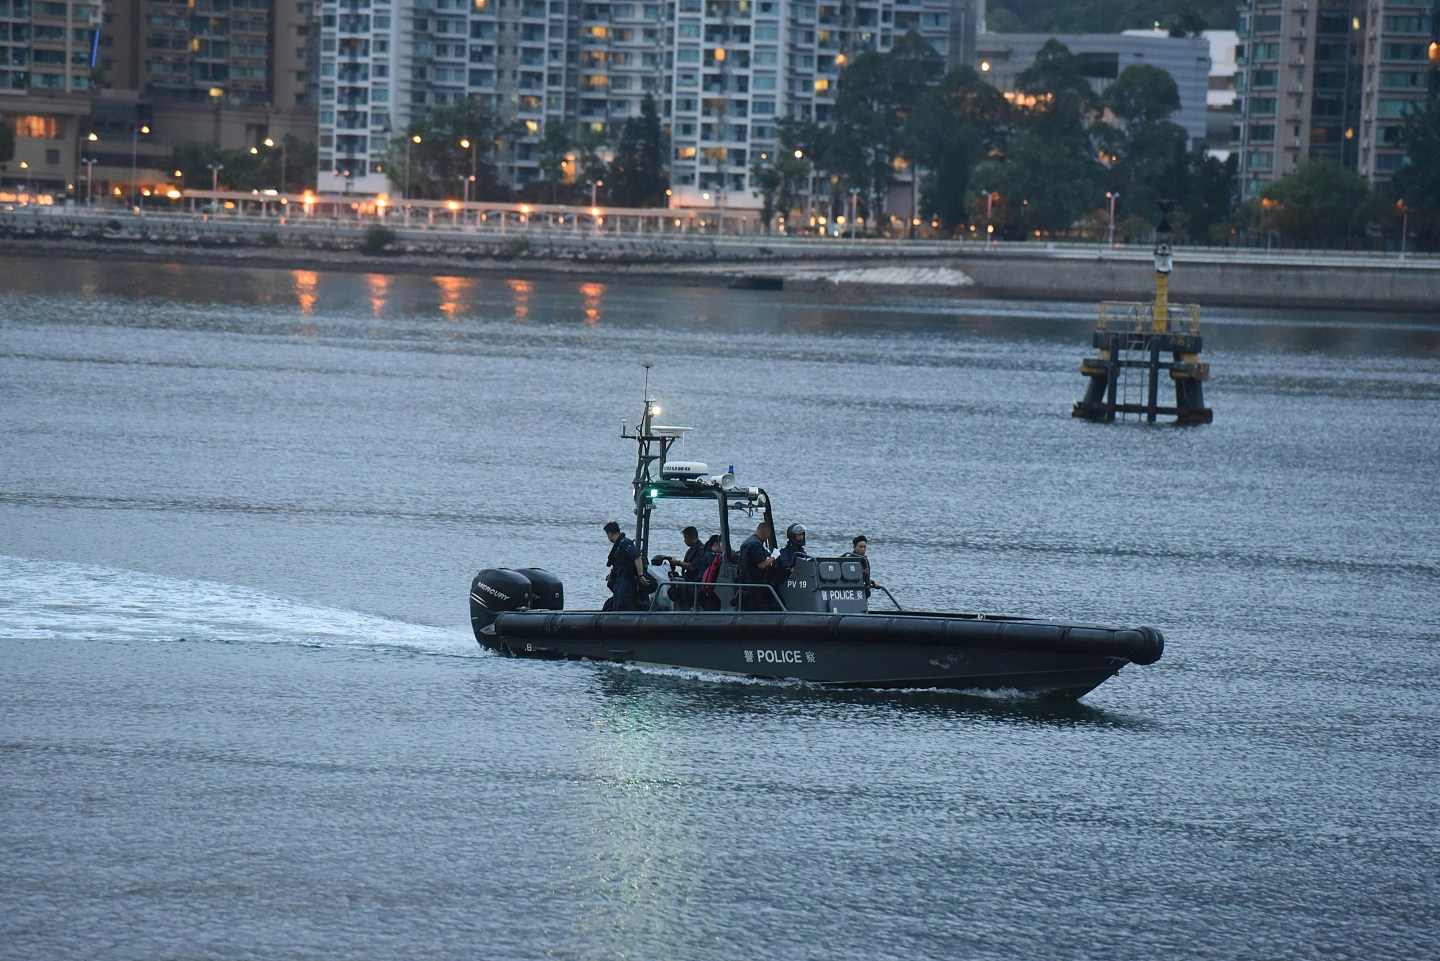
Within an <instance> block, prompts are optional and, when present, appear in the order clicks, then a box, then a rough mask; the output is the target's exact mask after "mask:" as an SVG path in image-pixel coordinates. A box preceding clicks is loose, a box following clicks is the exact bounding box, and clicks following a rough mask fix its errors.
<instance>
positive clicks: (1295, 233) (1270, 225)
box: [1260, 160, 1369, 247]
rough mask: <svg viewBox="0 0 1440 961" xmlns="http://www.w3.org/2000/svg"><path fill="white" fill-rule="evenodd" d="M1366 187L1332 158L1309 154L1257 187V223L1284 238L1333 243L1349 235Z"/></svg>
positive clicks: (1340, 241) (1299, 241)
mask: <svg viewBox="0 0 1440 961" xmlns="http://www.w3.org/2000/svg"><path fill="white" fill-rule="evenodd" d="M1368 190H1369V187H1368V186H1367V185H1366V183H1365V179H1364V178H1363V177H1361V176H1360V175H1359V174H1357V173H1355V172H1354V171H1353V170H1346V169H1345V168H1343V167H1341V166H1340V165H1339V164H1338V163H1336V162H1335V161H1333V160H1311V161H1309V162H1307V163H1305V164H1303V165H1301V166H1300V167H1299V168H1298V169H1297V170H1296V171H1295V172H1294V173H1291V174H1287V175H1286V176H1284V177H1281V178H1280V179H1279V180H1276V181H1274V182H1272V183H1269V184H1267V185H1266V186H1265V188H1264V189H1263V190H1262V191H1261V192H1260V226H1261V227H1262V228H1264V229H1267V230H1276V231H1278V232H1279V233H1280V236H1281V238H1282V242H1283V241H1288V242H1289V243H1291V244H1302V245H1305V246H1326V247H1328V246H1332V245H1338V244H1344V243H1346V242H1348V241H1349V239H1350V237H1351V235H1352V234H1353V233H1354V230H1355V227H1356V219H1357V218H1356V216H1355V214H1356V210H1357V208H1358V207H1359V206H1360V203H1361V201H1363V200H1364V199H1365V195H1366V193H1367V192H1368Z"/></svg>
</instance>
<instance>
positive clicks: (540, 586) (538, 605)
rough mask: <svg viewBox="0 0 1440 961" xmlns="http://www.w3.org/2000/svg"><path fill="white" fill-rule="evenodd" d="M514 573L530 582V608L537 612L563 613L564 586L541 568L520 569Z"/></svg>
mask: <svg viewBox="0 0 1440 961" xmlns="http://www.w3.org/2000/svg"><path fill="white" fill-rule="evenodd" d="M516 573H518V574H523V575H524V576H525V578H526V579H527V580H529V581H530V607H531V608H532V609H534V610H538V611H563V610H564V609H565V585H564V584H562V583H560V578H558V577H556V576H555V575H554V574H551V573H550V572H549V571H547V570H545V568H543V567H522V568H520V570H519V571H517V572H516Z"/></svg>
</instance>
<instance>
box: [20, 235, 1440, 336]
mask: <svg viewBox="0 0 1440 961" xmlns="http://www.w3.org/2000/svg"><path fill="white" fill-rule="evenodd" d="M365 240H366V230H365V227H364V225H361V224H354V223H349V224H336V223H310V222H304V221H291V222H289V223H286V222H284V221H276V220H273V219H271V220H260V219H254V220H243V219H228V220H227V219H223V218H222V219H219V220H205V219H201V218H193V217H160V216H145V217H137V216H131V215H125V214H120V215H116V214H113V213H111V214H98V213H97V214H85V213H83V212H79V213H77V212H73V211H70V212H63V213H61V212H50V213H43V214H42V213H38V212H34V211H14V212H0V254H7V255H11V256H16V255H19V256H28V257H56V256H62V257H82V258H92V259H104V260H111V261H117V262H118V261H125V260H147V261H155V260H160V261H168V262H177V263H221V264H226V265H235V266H252V267H276V268H288V269H294V268H307V269H317V270H352V271H353V270H361V271H369V272H385V273H412V272H413V273H448V274H458V275H469V274H495V273H504V274H507V275H511V276H528V277H543V276H550V275H564V276H569V277H578V278H584V279H593V280H599V281H606V280H616V279H618V278H623V277H645V278H653V279H662V280H668V281H670V282H674V283H699V284H721V285H733V286H747V287H756V288H768V289H781V288H791V289H794V288H802V289H836V290H845V291H847V292H852V293H854V294H856V295H860V296H864V295H875V296H895V295H896V294H897V293H900V292H902V291H903V292H904V293H906V294H911V295H914V294H921V295H929V296H953V297H960V298H980V299H985V298H998V299H1032V300H1069V301H1076V300H1079V301H1087V300H1095V301H1099V300H1147V299H1149V298H1150V296H1151V295H1152V292H1153V290H1154V273H1153V269H1152V260H1151V256H1150V252H1149V251H1148V250H1143V249H1124V248H1121V249H1114V250H1108V249H1104V250H1102V249H1099V248H1096V247H1095V246H1089V245H1078V244H1075V245H1070V244H1054V245H1049V244H1045V245H1042V244H996V245H965V244H958V243H954V242H947V241H863V240H862V241H859V242H854V241H849V240H843V239H841V240H814V239H798V238H795V239H792V238H773V237H725V238H716V237H714V236H713V235H711V236H703V235H700V236H697V235H694V234H691V235H681V234H673V233H672V234H666V235H623V236H621V235H608V234H598V235H597V234H586V233H580V232H576V231H574V230H567V231H552V230H546V229H544V228H532V229H529V230H516V229H514V228H512V229H511V230H510V232H508V233H502V232H496V231H488V232H487V231H477V230H473V229H461V230H436V229H410V230H406V229H399V230H396V231H394V232H393V234H392V236H391V238H390V239H389V241H388V243H387V244H386V246H385V249H383V250H381V251H376V252H370V253H367V252H366V251H365V247H364V244H365ZM1170 299H1171V301H1172V302H1176V303H1180V302H1190V303H1198V304H1201V305H1236V306H1255V307H1321V308H1352V309H1360V310H1374V311H1397V312H1398V311H1407V312H1420V313H1432V312H1434V313H1440V258H1437V257H1435V256H1433V255H1430V256H1415V255H1411V256H1410V257H1408V258H1406V259H1401V258H1399V257H1397V256H1396V255H1393V254H1391V255H1388V256H1383V255H1356V254H1308V253H1295V252H1265V251H1248V250H1213V249H1188V248H1184V247H1179V248H1176V250H1175V272H1174V274H1173V275H1172V278H1171V283H1170Z"/></svg>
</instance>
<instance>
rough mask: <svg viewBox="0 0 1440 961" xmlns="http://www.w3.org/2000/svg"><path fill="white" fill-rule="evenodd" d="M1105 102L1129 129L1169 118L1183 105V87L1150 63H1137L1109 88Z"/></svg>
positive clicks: (1103, 100) (1101, 98)
mask: <svg viewBox="0 0 1440 961" xmlns="http://www.w3.org/2000/svg"><path fill="white" fill-rule="evenodd" d="M1100 102H1101V104H1102V105H1103V106H1104V107H1105V108H1106V109H1107V110H1109V111H1110V112H1111V113H1112V114H1114V115H1115V119H1117V120H1119V121H1120V123H1121V125H1122V126H1123V127H1124V128H1125V129H1127V130H1129V129H1131V128H1134V127H1139V126H1142V125H1143V124H1147V123H1158V122H1159V121H1162V120H1168V119H1169V118H1170V115H1171V114H1173V113H1174V112H1175V111H1177V110H1179V109H1180V88H1179V87H1177V86H1176V85H1175V79H1174V78H1173V77H1171V76H1170V74H1168V73H1166V72H1165V71H1164V70H1161V69H1160V68H1159V67H1152V66H1150V65H1149V64H1135V65H1133V66H1129V67H1126V68H1125V69H1124V70H1123V71H1121V73H1120V76H1119V77H1116V78H1115V81H1114V82H1113V83H1111V84H1110V85H1109V86H1108V87H1106V88H1105V92H1104V93H1103V94H1102V95H1101V97H1100Z"/></svg>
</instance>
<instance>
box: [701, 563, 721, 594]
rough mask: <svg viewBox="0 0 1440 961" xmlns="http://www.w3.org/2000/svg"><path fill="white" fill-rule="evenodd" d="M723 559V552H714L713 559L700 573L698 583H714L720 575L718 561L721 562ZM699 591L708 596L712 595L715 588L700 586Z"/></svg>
mask: <svg viewBox="0 0 1440 961" xmlns="http://www.w3.org/2000/svg"><path fill="white" fill-rule="evenodd" d="M723 559H724V556H723V553H716V555H715V559H714V560H713V561H711V562H710V566H709V567H707V568H705V570H704V571H702V572H701V573H700V583H701V584H714V583H715V581H716V580H718V579H719V577H720V562H721V560H723ZM700 593H701V594H702V595H703V596H705V597H710V596H713V595H714V593H715V588H713V587H702V588H700Z"/></svg>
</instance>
